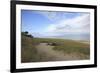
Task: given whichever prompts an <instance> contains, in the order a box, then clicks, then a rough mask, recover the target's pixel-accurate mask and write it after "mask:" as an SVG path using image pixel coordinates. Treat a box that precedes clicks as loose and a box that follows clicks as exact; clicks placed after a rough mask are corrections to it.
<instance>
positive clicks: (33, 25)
mask: <svg viewBox="0 0 100 73" xmlns="http://www.w3.org/2000/svg"><path fill="white" fill-rule="evenodd" d="M21 25H22V26H21V27H22V32H23V31H28V32H29V33H30V34H32V35H33V36H35V37H52V36H67V35H70V34H71V35H74V34H78V35H79V34H89V33H90V14H89V13H82V12H62V11H56V12H55V11H34V10H21Z"/></svg>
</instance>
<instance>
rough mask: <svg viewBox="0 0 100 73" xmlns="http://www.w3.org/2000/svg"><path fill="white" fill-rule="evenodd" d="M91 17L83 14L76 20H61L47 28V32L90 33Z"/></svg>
mask: <svg viewBox="0 0 100 73" xmlns="http://www.w3.org/2000/svg"><path fill="white" fill-rule="evenodd" d="M89 27H90V16H89V14H83V15H81V16H77V17H75V18H70V19H64V20H60V21H58V22H57V23H55V24H50V25H49V26H48V27H47V28H46V30H45V31H46V32H49V33H52V34H56V33H70V34H73V33H89V30H90V28H89Z"/></svg>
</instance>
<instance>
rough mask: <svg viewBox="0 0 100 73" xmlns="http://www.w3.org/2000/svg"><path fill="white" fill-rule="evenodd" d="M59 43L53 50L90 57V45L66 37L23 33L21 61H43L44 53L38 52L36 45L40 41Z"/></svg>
mask: <svg viewBox="0 0 100 73" xmlns="http://www.w3.org/2000/svg"><path fill="white" fill-rule="evenodd" d="M43 42H45V43H57V44H59V45H56V46H54V48H53V50H55V51H60V52H63V53H65V54H66V53H67V54H77V55H78V56H80V59H89V58H90V45H89V44H85V43H80V42H76V41H73V40H66V39H53V38H29V37H26V36H24V35H22V38H21V46H22V47H21V62H22V63H25V62H41V61H42V60H41V57H42V55H40V54H38V51H37V49H36V46H37V45H38V44H39V43H43Z"/></svg>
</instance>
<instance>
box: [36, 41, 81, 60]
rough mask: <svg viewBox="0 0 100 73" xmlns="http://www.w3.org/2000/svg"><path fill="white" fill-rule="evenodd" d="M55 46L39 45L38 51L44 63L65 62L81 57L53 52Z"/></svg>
mask: <svg viewBox="0 0 100 73" xmlns="http://www.w3.org/2000/svg"><path fill="white" fill-rule="evenodd" d="M53 47H54V46H51V45H48V44H47V43H40V44H39V45H37V51H38V53H39V54H40V55H41V59H42V60H43V61H53V60H54V61H64V60H77V59H79V56H77V55H74V54H64V53H63V52H60V51H55V50H53V49H52V48H53Z"/></svg>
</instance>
